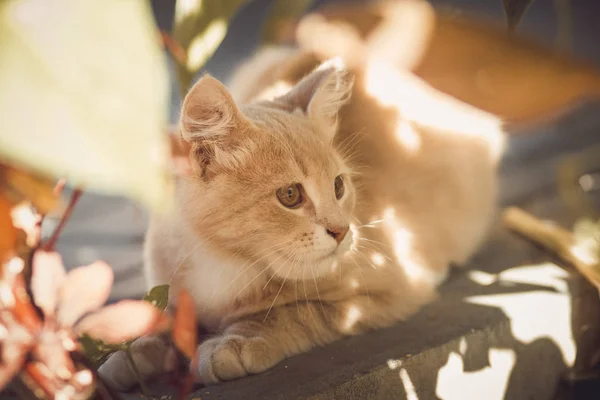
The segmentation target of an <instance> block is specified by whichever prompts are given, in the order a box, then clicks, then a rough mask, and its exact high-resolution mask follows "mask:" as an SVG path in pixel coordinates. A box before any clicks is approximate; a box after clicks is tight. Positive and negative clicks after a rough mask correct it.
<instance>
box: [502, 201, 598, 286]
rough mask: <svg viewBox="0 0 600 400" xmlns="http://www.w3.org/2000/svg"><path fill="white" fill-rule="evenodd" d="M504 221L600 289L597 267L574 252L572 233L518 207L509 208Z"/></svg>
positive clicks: (505, 212) (513, 229)
mask: <svg viewBox="0 0 600 400" xmlns="http://www.w3.org/2000/svg"><path fill="white" fill-rule="evenodd" d="M503 220H504V225H505V226H506V227H507V228H509V229H510V230H512V231H514V232H517V233H518V234H520V235H522V236H524V237H525V238H526V239H528V240H530V241H532V242H534V243H537V244H538V245H540V246H542V247H544V248H545V249H546V250H548V251H550V252H552V253H554V254H555V255H557V256H558V257H560V259H561V260H562V261H564V262H567V263H568V264H570V265H572V266H573V267H575V268H576V269H577V271H579V273H580V274H581V275H583V276H584V277H585V278H586V279H587V280H588V281H589V282H590V283H592V284H593V285H594V286H596V287H597V288H599V289H600V276H599V275H598V272H597V270H596V268H595V267H596V266H595V265H592V264H589V263H588V262H586V261H584V260H582V259H581V258H580V257H578V255H577V254H576V253H575V252H573V245H574V244H575V241H574V239H573V235H572V233H571V232H569V231H568V230H566V229H564V228H561V227H560V226H557V225H554V224H548V223H544V222H543V221H541V220H540V219H538V218H536V217H534V216H533V215H531V214H529V213H527V212H526V211H523V210H521V209H519V208H517V207H509V208H507V209H506V210H505V211H504V215H503Z"/></svg>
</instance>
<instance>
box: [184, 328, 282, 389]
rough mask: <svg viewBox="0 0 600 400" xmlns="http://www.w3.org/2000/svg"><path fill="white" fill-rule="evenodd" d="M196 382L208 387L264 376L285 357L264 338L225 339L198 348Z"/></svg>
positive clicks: (234, 337)
mask: <svg viewBox="0 0 600 400" xmlns="http://www.w3.org/2000/svg"><path fill="white" fill-rule="evenodd" d="M197 357H198V370H197V375H196V380H197V381H198V382H199V383H202V384H204V385H209V384H212V383H217V382H220V381H228V380H232V379H237V378H241V377H244V376H246V375H251V374H257V373H260V372H263V371H265V370H267V369H269V368H271V367H272V366H274V365H275V364H277V363H278V362H279V361H281V360H282V359H283V354H282V353H281V352H280V351H278V350H277V348H276V347H275V346H274V345H271V344H269V343H268V342H267V340H266V339H265V338H263V337H261V336H253V337H244V336H240V335H227V334H226V335H222V336H218V337H215V338H212V339H209V340H207V341H205V342H204V343H202V344H201V345H200V346H198V350H197Z"/></svg>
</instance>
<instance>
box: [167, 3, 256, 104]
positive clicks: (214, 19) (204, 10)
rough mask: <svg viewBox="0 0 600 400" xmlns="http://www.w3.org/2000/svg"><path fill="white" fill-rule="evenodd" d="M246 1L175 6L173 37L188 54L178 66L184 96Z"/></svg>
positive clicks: (178, 4) (181, 91)
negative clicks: (231, 20)
mask: <svg viewBox="0 0 600 400" xmlns="http://www.w3.org/2000/svg"><path fill="white" fill-rule="evenodd" d="M246 1H247V0H179V1H177V3H176V6H175V25H174V28H173V37H174V39H175V40H176V41H177V42H178V44H179V45H180V46H181V47H182V48H183V50H184V51H185V54H186V57H185V60H183V61H184V62H183V63H181V62H180V63H178V64H177V77H178V80H179V88H180V93H181V96H182V97H183V96H184V95H185V93H186V92H187V90H188V88H189V87H190V85H191V83H192V80H193V78H194V76H195V75H196V74H197V73H198V71H200V69H201V68H202V67H203V66H204V64H205V63H206V62H207V61H208V59H209V58H210V57H211V56H212V55H213V53H214V52H215V51H216V50H217V47H219V45H220V44H221V42H222V41H223V39H224V38H225V35H226V34H227V27H228V24H229V20H230V19H231V18H232V17H233V16H234V14H235V13H236V11H237V10H238V8H239V7H240V6H241V5H243V4H244V3H246Z"/></svg>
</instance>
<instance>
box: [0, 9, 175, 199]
mask: <svg viewBox="0 0 600 400" xmlns="http://www.w3.org/2000/svg"><path fill="white" fill-rule="evenodd" d="M0 37H1V38H2V46H0V59H2V65H1V66H0V87H1V88H2V90H1V91H0V109H1V110H2V114H1V115H2V117H1V118H0V132H2V133H3V134H2V135H0V158H1V159H4V160H6V161H8V162H9V163H10V164H11V165H15V166H21V167H24V168H26V169H28V170H31V171H35V172H38V173H41V174H42V175H45V176H49V177H54V178H59V177H66V178H68V179H69V181H70V183H72V184H73V185H76V186H86V187H87V188H89V189H91V190H99V191H103V192H107V193H115V194H116V193H119V194H124V195H127V196H130V197H132V198H134V199H136V200H140V201H142V202H144V203H145V204H146V205H148V206H151V207H159V206H161V205H164V202H165V198H166V197H165V194H167V193H168V191H167V190H166V189H167V180H166V171H167V161H168V158H167V156H168V148H167V141H166V138H165V137H164V135H163V132H164V130H165V126H166V117H167V109H166V99H167V97H166V96H167V88H168V87H167V82H168V80H167V72H166V68H165V67H166V65H165V60H164V58H163V56H162V54H161V52H160V46H159V43H158V41H157V40H156V33H155V27H154V25H153V20H152V14H151V11H150V8H149V4H148V2H146V1H121V0H105V1H101V2H99V1H79V0H59V1H53V2H48V1H45V0H5V1H2V2H0ZM140 116H143V117H142V118H140ZM9 132H10V134H9ZM57 144H60V145H57ZM49 149H51V150H52V151H49Z"/></svg>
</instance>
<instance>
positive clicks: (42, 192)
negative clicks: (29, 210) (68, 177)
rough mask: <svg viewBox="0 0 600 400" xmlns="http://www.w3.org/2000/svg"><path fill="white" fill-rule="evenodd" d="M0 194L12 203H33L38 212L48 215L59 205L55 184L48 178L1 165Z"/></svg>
mask: <svg viewBox="0 0 600 400" xmlns="http://www.w3.org/2000/svg"><path fill="white" fill-rule="evenodd" d="M0 182H1V185H0V192H2V193H4V194H5V196H7V197H8V198H9V199H10V200H11V202H13V203H20V202H22V201H29V202H31V203H32V204H33V205H34V206H35V208H36V209H37V211H38V212H39V213H42V214H47V213H48V212H50V211H51V210H53V209H55V208H56V207H57V206H58V205H59V199H58V197H57V196H56V195H55V194H54V182H53V180H50V179H48V178H47V177H46V176H42V175H39V174H32V173H29V172H25V171H23V170H19V169H17V168H14V167H11V166H9V165H6V164H1V163H0Z"/></svg>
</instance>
